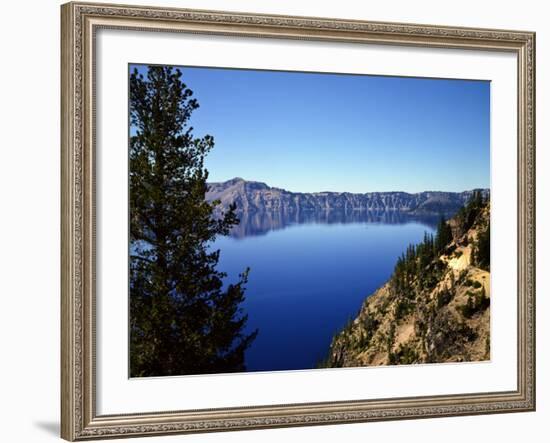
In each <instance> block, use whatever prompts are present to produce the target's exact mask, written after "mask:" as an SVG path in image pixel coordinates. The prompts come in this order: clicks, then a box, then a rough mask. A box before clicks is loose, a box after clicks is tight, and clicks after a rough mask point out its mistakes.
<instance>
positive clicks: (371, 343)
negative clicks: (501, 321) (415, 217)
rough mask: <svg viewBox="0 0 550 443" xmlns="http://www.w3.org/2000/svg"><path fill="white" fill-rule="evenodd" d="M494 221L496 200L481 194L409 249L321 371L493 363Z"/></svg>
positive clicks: (336, 344)
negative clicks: (491, 269) (433, 235)
mask: <svg viewBox="0 0 550 443" xmlns="http://www.w3.org/2000/svg"><path fill="white" fill-rule="evenodd" d="M489 223H490V203H489V202H488V201H485V199H483V198H480V197H479V196H478V199H477V201H476V202H474V199H472V200H471V202H470V203H469V204H468V205H467V206H466V208H464V209H462V210H461V211H460V212H459V214H458V215H457V216H455V217H454V218H452V219H451V220H449V221H448V222H446V223H444V224H443V225H442V226H441V225H440V228H439V231H438V236H436V238H435V239H433V240H431V239H430V238H429V237H427V238H426V239H425V242H424V243H422V244H420V245H417V246H416V247H410V248H409V249H408V250H407V253H406V254H404V255H403V257H401V258H400V259H399V260H398V263H397V265H396V268H395V271H394V273H393V275H392V277H391V278H390V280H389V281H388V282H387V283H386V284H384V285H383V286H382V287H381V288H379V289H378V290H377V291H376V292H375V293H374V294H372V295H371V296H369V297H368V298H367V299H366V300H365V301H364V303H363V305H362V307H361V308H360V310H359V314H358V315H357V317H356V318H355V319H353V320H351V321H350V322H349V323H348V324H347V325H346V326H345V328H344V330H343V331H341V332H340V333H339V334H337V335H336V336H335V337H334V339H333V341H332V344H331V346H330V350H329V354H328V357H327V359H326V361H325V362H324V363H323V364H322V366H328V367H346V366H368V365H389V364H411V363H428V362H440V363H442V362H462V361H482V360H488V359H489V358H490V334H489V325H490V309H489V305H490V273H489V267H490V263H489V237H490V226H489ZM446 230H448V232H449V233H448V236H449V237H450V238H449V239H448V240H449V241H448V242H446V244H445V245H443V246H442V247H439V248H438V246H437V243H438V240H439V241H440V242H441V239H443V238H445V235H444V232H445V231H446ZM440 231H443V233H440ZM438 237H439V238H438ZM430 248H431V249H430ZM430 251H435V252H430Z"/></svg>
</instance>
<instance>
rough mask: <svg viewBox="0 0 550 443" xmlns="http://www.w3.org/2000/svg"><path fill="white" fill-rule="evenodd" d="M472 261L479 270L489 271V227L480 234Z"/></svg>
mask: <svg viewBox="0 0 550 443" xmlns="http://www.w3.org/2000/svg"><path fill="white" fill-rule="evenodd" d="M474 259H475V263H476V264H477V266H479V267H480V268H481V269H485V270H487V271H488V270H489V269H490V267H491V227H490V226H487V229H485V230H484V231H482V232H480V234H479V236H478V238H477V242H476V244H475V248H474Z"/></svg>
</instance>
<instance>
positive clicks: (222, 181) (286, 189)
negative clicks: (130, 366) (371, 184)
mask: <svg viewBox="0 0 550 443" xmlns="http://www.w3.org/2000/svg"><path fill="white" fill-rule="evenodd" d="M237 179H240V180H244V181H245V182H250V183H252V182H254V183H263V184H265V185H267V186H269V187H270V188H278V189H283V190H285V191H289V192H294V193H304V194H319V193H324V192H338V193H349V194H369V193H373V192H378V193H389V192H404V193H406V194H420V193H422V192H452V193H460V192H468V191H475V190H490V189H491V188H490V187H486V188H471V189H461V190H458V191H441V190H439V189H424V190H422V191H414V192H409V191H403V190H401V189H382V190H376V189H373V190H367V191H357V192H356V191H353V192H352V191H333V190H331V189H322V190H320V191H307V192H305V191H295V190H294V189H289V188H286V187H284V186H273V185H271V184H270V183H268V182H266V181H265V180H255V179H248V178H246V177H231V178H228V179H227V180H211V179H210V177H209V178H208V180H207V183H209V184H212V183H225V182H228V181H232V180H237Z"/></svg>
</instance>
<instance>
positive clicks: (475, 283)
mask: <svg viewBox="0 0 550 443" xmlns="http://www.w3.org/2000/svg"><path fill="white" fill-rule="evenodd" d="M464 286H471V287H473V288H475V289H479V288H481V286H482V285H481V283H480V282H478V281H477V280H471V279H468V280H466V282H465V283H464Z"/></svg>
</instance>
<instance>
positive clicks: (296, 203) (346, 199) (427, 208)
mask: <svg viewBox="0 0 550 443" xmlns="http://www.w3.org/2000/svg"><path fill="white" fill-rule="evenodd" d="M487 193H488V191H487V190H483V194H484V195H486V194H487ZM472 194H473V191H464V192H435V191H426V192H419V193H416V194H409V193H407V192H368V193H363V194H354V193H350V192H315V193H300V192H290V191H287V190H285V189H280V188H272V187H270V186H268V185H266V184H265V183H261V182H255V181H246V180H243V179H242V178H234V179H232V180H228V181H226V182H222V183H209V191H208V193H207V194H206V198H207V200H208V201H213V200H219V201H220V202H221V204H220V206H219V208H220V210H221V209H227V208H228V207H229V205H230V204H231V203H235V204H236V205H237V211H239V212H248V213H254V212H269V211H271V212H286V213H296V212H307V211H357V210H363V211H402V212H408V213H417V214H436V215H439V214H451V213H454V212H456V211H457V210H458V209H459V208H460V207H461V206H463V205H464V204H465V203H466V202H467V201H468V200H469V199H470V197H471V196H472Z"/></svg>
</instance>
